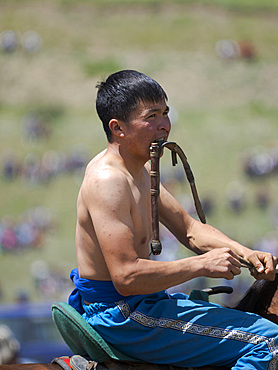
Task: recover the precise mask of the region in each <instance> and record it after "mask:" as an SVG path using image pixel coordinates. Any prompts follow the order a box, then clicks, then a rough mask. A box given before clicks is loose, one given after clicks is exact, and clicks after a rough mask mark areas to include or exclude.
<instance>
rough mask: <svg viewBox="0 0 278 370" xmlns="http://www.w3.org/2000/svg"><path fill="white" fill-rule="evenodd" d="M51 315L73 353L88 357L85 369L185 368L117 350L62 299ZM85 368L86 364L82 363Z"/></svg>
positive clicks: (153, 369)
mask: <svg viewBox="0 0 278 370" xmlns="http://www.w3.org/2000/svg"><path fill="white" fill-rule="evenodd" d="M52 317H53V320H54V322H55V324H56V326H57V328H58V330H59V331H60V333H61V335H62V337H63V339H64V341H65V342H66V344H67V345H68V346H69V348H70V349H71V351H72V352H73V353H74V355H80V356H82V357H83V358H85V359H87V360H89V361H88V362H89V363H90V367H89V366H87V369H89V368H90V369H96V370H106V369H109V370H188V368H182V367H178V366H173V365H156V364H149V363H144V362H142V361H140V360H138V359H135V358H132V357H129V356H127V355H125V354H123V353H121V352H120V351H118V350H117V349H116V348H114V347H113V346H111V344H109V343H107V342H106V341H105V340H104V339H103V338H102V337H101V336H100V335H99V334H98V333H97V332H96V331H95V330H94V328H93V327H92V326H91V325H90V324H88V323H87V321H86V320H84V319H83V317H82V316H81V315H80V314H79V313H78V312H77V311H76V310H75V309H74V308H73V307H72V306H70V305H69V304H67V303H65V302H59V303H54V304H53V305H52ZM73 357H74V356H73ZM85 369H86V366H84V370H85ZM204 369H205V368H204ZM207 369H211V368H210V367H209V368H207Z"/></svg>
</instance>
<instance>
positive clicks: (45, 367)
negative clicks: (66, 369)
mask: <svg viewBox="0 0 278 370" xmlns="http://www.w3.org/2000/svg"><path fill="white" fill-rule="evenodd" d="M27 369H28V370H58V369H61V367H60V366H59V365H57V364H11V365H0V370H27Z"/></svg>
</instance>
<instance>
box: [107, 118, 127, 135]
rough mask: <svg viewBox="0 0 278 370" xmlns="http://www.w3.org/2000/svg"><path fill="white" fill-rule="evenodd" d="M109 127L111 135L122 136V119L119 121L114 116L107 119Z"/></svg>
mask: <svg viewBox="0 0 278 370" xmlns="http://www.w3.org/2000/svg"><path fill="white" fill-rule="evenodd" d="M109 128H110V130H111V132H112V134H113V135H115V136H120V137H123V136H124V132H123V129H122V128H123V122H122V121H119V120H117V119H115V118H112V119H111V120H110V121H109Z"/></svg>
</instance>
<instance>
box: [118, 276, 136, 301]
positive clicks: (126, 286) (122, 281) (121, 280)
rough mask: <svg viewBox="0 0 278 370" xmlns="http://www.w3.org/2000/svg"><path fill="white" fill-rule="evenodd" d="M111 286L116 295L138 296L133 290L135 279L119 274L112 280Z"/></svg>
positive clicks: (134, 289)
mask: <svg viewBox="0 0 278 370" xmlns="http://www.w3.org/2000/svg"><path fill="white" fill-rule="evenodd" d="M113 284H114V286H115V289H116V290H117V292H118V293H120V294H121V295H123V296H129V295H135V294H138V292H137V291H136V288H135V285H136V284H135V279H134V278H132V277H131V276H130V275H124V274H121V275H120V276H117V277H115V278H114V279H113Z"/></svg>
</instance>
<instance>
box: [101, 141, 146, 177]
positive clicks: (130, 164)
mask: <svg viewBox="0 0 278 370" xmlns="http://www.w3.org/2000/svg"><path fill="white" fill-rule="evenodd" d="M107 154H108V155H111V156H113V157H114V158H115V159H116V160H117V162H118V163H119V164H120V166H121V167H123V168H124V169H126V171H127V172H128V173H129V174H130V175H131V176H132V177H134V178H140V177H141V176H142V175H143V170H144V165H145V163H146V162H147V161H144V160H142V159H141V160H140V158H137V157H136V158H135V157H134V156H133V155H132V154H131V153H130V152H128V151H127V150H126V149H125V148H124V147H122V146H120V145H119V144H118V143H108V146H107Z"/></svg>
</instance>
